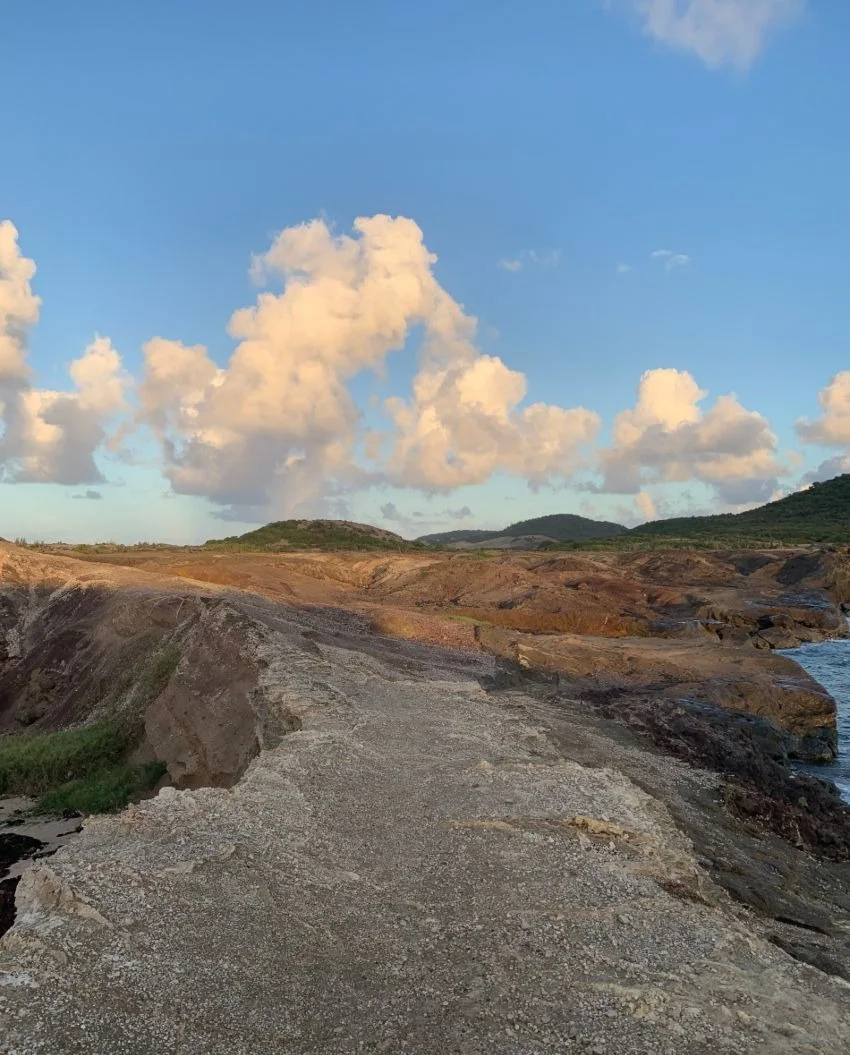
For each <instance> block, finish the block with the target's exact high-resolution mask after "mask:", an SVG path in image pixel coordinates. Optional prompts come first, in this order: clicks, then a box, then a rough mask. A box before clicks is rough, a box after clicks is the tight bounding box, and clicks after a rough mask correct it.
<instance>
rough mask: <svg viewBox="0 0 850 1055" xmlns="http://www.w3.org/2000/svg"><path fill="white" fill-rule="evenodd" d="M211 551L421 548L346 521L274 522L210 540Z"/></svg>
mask: <svg viewBox="0 0 850 1055" xmlns="http://www.w3.org/2000/svg"><path fill="white" fill-rule="evenodd" d="M204 545H205V546H208V547H209V548H211V549H231V550H268V551H272V552H273V551H276V550H287V549H322V550H399V549H411V548H420V547H418V546H417V543H415V542H408V541H407V539H403V538H402V537H401V535H396V534H394V533H393V532H392V531H384V530H383V529H382V528H376V527H372V526H371V525H370V524H355V523H353V522H351V521H348V520H277V521H275V522H274V523H273V524H266V525H265V526H264V527H261V528H257V529H256V531H248V532H246V533H245V534H244V535H230V536H229V537H228V538H222V539H210V540H209V541H208V542H205V543H204Z"/></svg>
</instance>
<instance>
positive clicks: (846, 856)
mask: <svg viewBox="0 0 850 1055" xmlns="http://www.w3.org/2000/svg"><path fill="white" fill-rule="evenodd" d="M583 696H584V698H586V699H588V700H589V701H590V702H592V703H594V704H595V705H596V706H597V707H598V708H599V711H600V713H602V714H603V715H605V716H606V717H609V718H613V719H615V720H617V721H620V722H624V723H625V724H626V725H628V727H629V728H630V729H632V730H634V731H635V732H638V733H639V734H641V735H643V736H645V737H646V738H647V739H649V740H650V741H651V742H652V743H653V744H655V745H656V746H658V747H660V748H662V749H663V750H664V751H666V752H667V753H669V754H671V755H673V756H675V757H676V758H681V759H683V760H685V761H687V762H690V763H691V764H692V765H696V766H701V767H704V768H707V769H711V770H714V771H715V772H717V773H720V774H721V775H722V776H723V777H725V778H726V779H727V781H728V782H729V783H728V788H727V791H726V806H727V808H728V809H729V810H731V811H732V812H733V813H735V814H736V815H737V816H739V817H741V818H743V819H746V820H748V821H754V822H757V823H758V824H759V825H761V826H763V827H765V828H767V829H769V830H771V831H774V832H776V833H777V834H778V835H780V836H782V837H783V838H784V839H787V840H789V841H791V842H792V843H794V844H795V845H798V846H804V847H805V848H806V849H808V850H810V851H812V852H813V853H817V854H821V855H823V856H825V857H828V858H831V859H833V860H838V861H847V860H850V807H848V806H847V805H846V804H845V803H844V802H842V800H841V799H840V798H837V797H836V796H835V793H834V790H833V789H831V788H829V787H828V786H827V785H826V784H825V782H824V781H821V780H818V779H817V778H816V777H812V776H809V775H807V774H804V773H797V772H794V771H792V770H791V768H790V767H789V766H788V764H787V759H788V751H787V739H786V738H785V737H782V736H781V735H779V734H778V733H777V730H776V729H775V728H774V727H773V726H772V724H771V723H770V722H768V721H765V720H764V719H760V718H757V717H754V716H752V715H748V714H745V713H742V712H741V713H735V712H732V711H728V710H725V709H724V708H721V707H711V706H706V705H705V704H702V703H701V702H698V701H697V702H694V701H687V700H678V701H672V700H665V699H663V698H662V699H659V698H658V697H650V696H644V695H638V696H630V695H629V694H628V693H627V692H623V691H617V690H608V691H600V692H598V693H594V692H592V691H590V692H587V691H585V692H584V693H583Z"/></svg>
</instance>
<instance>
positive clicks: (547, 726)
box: [0, 604, 850, 1055]
mask: <svg viewBox="0 0 850 1055" xmlns="http://www.w3.org/2000/svg"><path fill="white" fill-rule="evenodd" d="M252 615H253V616H255V617H256V618H257V619H258V620H259V623H260V626H261V627H262V629H258V631H257V633H258V635H259V637H260V639H261V640H259V641H258V644H257V648H258V654H260V655H261V656H262V657H263V658H264V660H265V666H264V667H263V671H262V677H261V683H262V687H263V690H264V692H265V694H266V697H267V698H268V699H273V700H275V701H278V702H279V704H280V705H284V704H285V705H286V706H288V707H289V708H290V709H291V710H292V712H293V713H294V714H296V715H297V716H298V718H299V719H300V721H301V722H302V723H303V727H302V729H301V730H300V731H298V732H296V733H294V734H293V735H291V736H288V737H286V738H285V739H283V740H282V741H281V743H280V744H279V745H278V746H277V747H274V748H270V749H268V750H264V751H262V752H261V753H260V755H259V756H258V757H257V758H256V759H255V760H254V761H253V763H252V764H251V765H250V766H249V768H248V770H247V771H246V773H245V774H244V776H243V777H242V779H241V780H240V781H239V782H238V783H237V784H236V785H235V786H234V787H233V788H232V789H231V790H228V791H224V790H221V789H215V788H202V789H196V790H186V791H176V790H174V789H171V788H166V789H164V790H163V791H162V792H160V794H159V795H158V796H157V798H155V799H153V800H149V801H146V802H143V803H140V804H139V805H138V806H135V807H132V808H131V809H129V810H127V811H126V812H125V813H123V814H122V815H120V816H117V817H108V818H101V819H95V820H92V821H90V822H89V823H87V824H86V827H85V829H84V831H83V832H82V834H81V835H80V836H79V837H78V838H77V839H76V841H75V842H73V843H72V844H70V845H69V846H68V847H66V848H65V849H64V850H62V851H61V852H60V853H59V854H58V855H56V856H55V857H53V858H51V859H50V861H49V862H47V863H45V864H43V865H42V866H40V867H38V868H35V869H32V870H30V871H28V872H27V873H26V875H25V877H24V878H23V879H22V881H21V884H20V887H19V892H18V897H17V905H18V916H17V919H16V922H15V925H14V927H13V928H12V929H11V931H9V933H8V934H7V935H6V936H5V938H3V939H2V942H0V961H2V963H3V969H4V974H3V979H4V982H5V983H6V984H4V985H3V986H2V987H0V1016H2V1018H1V1019H0V1021H2V1027H3V1030H4V1034H3V1035H4V1042H5V1044H6V1045H7V1046H8V1047H9V1048H10V1050H11V1051H12V1052H14V1055H35V1053H36V1052H39V1051H41V1052H43V1051H49V1052H51V1055H71V1053H72V1052H73V1053H81V1052H85V1053H86V1055H106V1053H109V1055H113V1053H115V1052H120V1051H132V1052H134V1053H135V1055H148V1053H150V1055H153V1053H159V1052H162V1051H175V1052H181V1053H182V1052H185V1053H187V1055H188V1053H190V1052H198V1053H200V1052H209V1053H215V1055H218V1053H221V1055H224V1053H225V1052H227V1053H230V1052H249V1051H250V1052H252V1053H253V1055H278V1053H279V1052H281V1051H289V1050H291V1051H299V1052H302V1051H303V1052H314V1053H317V1055H320V1053H321V1055H347V1053H354V1052H363V1051H377V1052H380V1051H384V1052H392V1051H404V1050H409V1051H415V1052H418V1053H422V1055H431V1053H433V1055H438V1053H439V1055H443V1053H445V1052H463V1053H467V1055H484V1053H485V1052H486V1053H488V1055H491V1053H495V1055H519V1053H526V1052H534V1051H539V1052H550V1051H561V1050H563V1051H570V1050H576V1051H586V1052H592V1051H593V1050H594V1049H595V1050H596V1051H606V1052H607V1051H617V1052H621V1053H622V1055H646V1053H647V1052H659V1053H665V1055H674V1053H678V1052H688V1053H693V1055H709V1053H712V1055H713V1053H714V1052H717V1051H721V1050H727V1051H739V1052H742V1053H744V1052H751V1051H752V1052H755V1051H769V1052H777V1053H779V1052H787V1053H791V1052H797V1053H800V1055H803V1053H807V1052H808V1053H812V1055H814V1053H815V1052H818V1053H821V1055H843V1053H844V1052H845V1051H846V1050H847V1048H848V1045H850V990H848V989H847V988H846V987H845V986H843V985H842V984H841V983H840V982H839V981H838V980H837V979H836V973H835V971H834V969H833V968H834V967H835V966H836V965H837V966H838V967H841V964H842V963H843V960H842V957H843V955H844V954H843V948H844V946H843V945H842V943H841V940H840V939H839V938H830V937H828V936H827V935H823V936H822V935H820V934H819V933H815V932H812V931H807V932H806V938H807V941H809V943H810V944H812V945H813V946H815V947H814V948H812V949H810V950H808V951H806V950H803V949H802V948H801V946H800V943H799V940H797V943H796V944H794V941H795V939H794V934H793V931H794V928H793V927H791V926H789V925H788V924H786V923H782V922H781V921H778V920H775V919H772V918H768V917H766V916H763V915H759V914H757V913H754V912H752V911H749V910H748V909H746V908H745V907H744V906H743V905H740V904H733V903H732V902H731V901H730V899H729V897H728V896H727V894H726V893H725V892H724V889H723V888H722V887H721V886H720V885H719V884H718V883H717V882H715V881H714V879H713V878H712V873H711V871H710V869H709V868H708V867H707V865H706V863H704V862H707V861H708V858H706V857H704V856H703V855H702V854H700V855H698V854H697V853H696V851H695V849H694V845H693V842H692V839H691V837H690V836H688V835H686V834H685V833H684V832H683V830H682V826H680V824H679V823H678V822H677V821H676V820H674V817H673V815H672V814H671V811H670V809H668V808H667V806H666V805H665V803H664V801H663V795H668V796H669V797H670V798H671V800H672V798H673V797H674V793H673V792H672V791H670V790H666V791H658V792H655V793H651V792H649V791H646V790H644V789H643V788H642V787H641V786H640V784H639V781H638V780H637V779H634V778H633V777H631V776H627V775H625V770H627V769H630V768H631V769H632V770H633V771H634V772H635V773H637V774H639V775H640V779H643V780H647V781H649V780H650V779H652V780H656V781H657V783H658V787H659V788H661V789H664V788H667V789H669V788H674V787H675V788H681V787H682V786H683V785H686V784H687V785H688V786H689V787H691V788H692V789H697V788H699V787H700V786H702V785H704V784H706V782H707V779H708V778H707V777H706V775H705V774H704V773H700V774H697V773H692V774H690V773H689V772H688V771H687V770H686V769H685V768H684V767H682V766H681V764H680V763H678V762H675V761H671V760H670V759H665V758H663V757H662V756H660V755H659V756H657V757H655V756H653V755H652V754H651V753H650V752H649V751H648V750H646V749H643V750H641V749H640V748H639V747H638V746H637V745H633V744H629V745H625V746H623V745H622V744H621V743H620V742H619V741H618V739H617V736H616V735H612V734H611V732H610V731H608V730H606V727H605V723H604V721H601V720H599V719H593V720H592V721H591V719H590V718H589V717H588V715H587V711H588V708H587V707H586V706H585V707H583V708H582V707H581V706H579V707H578V711H577V713H578V715H579V719H578V720H577V721H575V722H567V723H566V724H565V723H564V721H563V718H564V713H565V712H563V711H562V710H560V709H559V706H558V704H557V702H553V703H551V704H547V703H546V701H545V699H541V698H538V697H536V696H534V695H533V694H531V693H530V692H528V691H525V690H524V689H523V688H522V687H517V688H515V689H512V690H506V691H501V692H489V693H488V692H485V691H483V690H482V688H481V687H480V684H479V681H478V679H479V678H480V677H481V676H482V675H483V674H484V673H485V672H487V671H488V670H489V671H492V668H493V661H492V659H491V658H490V657H488V656H486V655H483V654H468V655H466V656H458V655H451V654H446V653H442V652H440V651H439V650H434V649H428V648H426V647H425V646H422V645H419V644H417V643H415V642H411V643H403V644H400V643H396V644H395V645H392V644H391V643H387V642H381V641H380V640H370V638H369V637H368V636H365V635H362V634H360V635H358V634H357V633H355V632H354V630H355V628H353V627H351V626H349V628H348V631H346V629H345V626H344V624H343V623H342V622H341V621H340V620H339V618H338V616H337V614H336V613H331V612H328V613H309V614H308V613H303V612H290V613H288V614H286V613H275V612H273V611H269V610H266V611H265V612H264V611H263V609H262V606H260V605H258V604H257V605H255V606H254V607H253V608H252ZM373 648H374V649H376V650H380V654H373V653H372V652H371V651H370V650H371V649H373ZM582 714H584V718H582V717H581V715H582ZM582 745H585V746H584V747H582ZM587 745H591V746H592V747H593V750H595V751H596V756H595V757H596V758H597V759H598V761H593V760H587V759H583V760H577V759H576V758H575V757H571V755H574V754H576V753H577V752H580V751H581V750H584V751H585V752H587V751H588V750H589V747H588V746H587ZM689 782H693V783H689ZM734 823H736V824H737V823H739V822H734ZM755 845H756V844H755V843H754V842H750V843H749V844H748V849H749V850H750V852H752V848H753V846H755ZM742 852H743V850H742ZM792 911H794V910H792ZM811 918H814V919H819V918H820V917H819V916H817V914H816V913H814V911H813V914H812V917H811ZM834 919H835V927H836V929H840V928H841V927H842V926H843V925H844V922H845V921H846V920H847V911H846V906H845V907H844V908H843V909H842V908H841V907H840V906H839V905H836V906H835V910H834ZM821 938H822V939H823V941H824V942H825V943H826V944H824V945H823V946H822V947H821V946H818V945H817V944H816V941H815V939H821ZM781 943H785V946H786V947H787V948H790V949H792V950H793V953H791V954H789V952H787V951H786V948H783V947H782V945H781ZM804 956H808V957H809V959H810V960H814V959H818V960H819V962H820V964H821V967H820V968H818V969H816V970H813V969H812V967H811V966H808V965H806V964H803V963H801V962H800V961H801V959H803V958H804ZM842 969H843V968H842Z"/></svg>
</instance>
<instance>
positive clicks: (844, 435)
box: [796, 370, 850, 484]
mask: <svg viewBox="0 0 850 1055" xmlns="http://www.w3.org/2000/svg"><path fill="white" fill-rule="evenodd" d="M818 401H819V403H820V406H821V413H820V417H818V418H816V419H815V420H814V421H808V420H807V419H806V418H802V419H801V420H800V421H798V422H797V426H796V427H797V435H798V436H799V437H800V439H801V440H802V441H803V443H810V444H814V445H816V446H819V447H833V448H838V450H839V451H841V453H838V454H835V455H832V456H831V457H829V458H827V459H826V460H825V461H823V462H821V464H820V465H819V466H818V467H817V469H814V470H812V471H811V472H809V473H806V475H805V476H804V477H803V481H804V482H805V483H808V484H811V483H817V482H820V481H822V480H830V479H832V477H834V476H838V475H839V474H841V473H847V472H850V370H842V371H841V372H840V373H837V374H836V375H835V377H833V378H832V380H831V381H830V382H829V384H828V385H826V387H825V388H822V389H821V391H820V393H819V395H818Z"/></svg>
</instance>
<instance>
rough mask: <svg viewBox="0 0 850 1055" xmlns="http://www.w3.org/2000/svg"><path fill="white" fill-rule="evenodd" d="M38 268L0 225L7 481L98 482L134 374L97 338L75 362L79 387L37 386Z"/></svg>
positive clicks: (0, 416) (1, 469)
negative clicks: (30, 345)
mask: <svg viewBox="0 0 850 1055" xmlns="http://www.w3.org/2000/svg"><path fill="white" fill-rule="evenodd" d="M35 273H36V268H35V264H34V263H33V261H32V260H30V259H28V258H27V257H25V256H23V254H22V253H21V251H20V248H19V246H18V232H17V230H16V229H15V227H14V226H13V225H12V224H11V223H9V222H8V221H4V222H3V223H0V421H2V424H3V432H2V435H0V480H2V481H6V482H18V483H27V482H38V483H59V484H83V483H94V482H96V481H99V480H101V479H102V476H101V472H100V470H99V469H98V467H97V465H96V463H95V458H94V456H95V453H96V452H97V451H98V449H100V448H101V447H102V445H103V444H104V442H105V440H106V438H107V433H106V426H107V423H108V422H109V420H110V419H111V418H112V416H113V415H114V414H115V413H117V412H118V411H120V410H123V409H124V408H125V406H126V404H125V400H124V390H125V388H126V385H127V379H126V377H125V376H124V374H123V371H122V369H121V360H120V357H119V355H118V353H117V352H116V351H115V349H114V348H113V347H112V345H111V343H110V341H109V340H108V339H107V338H102V337H98V338H96V339H95V340H94V341H93V342H92V343H91V344H90V345H89V346H88V347H87V348H86V349H85V351H84V352H83V354H82V355H81V356H80V357H79V358H78V359H75V360H74V361H73V362H72V363H71V364H70V367H69V371H68V372H69V374H70V378H71V380H72V382H73V383H74V386H75V387H74V389H73V390H71V391H68V392H57V391H46V390H43V389H38V388H34V387H33V386H32V383H31V371H30V369H29V367H28V365H27V362H26V356H27V337H28V332H29V330H30V328H31V327H32V326H34V325H35V323H36V322H38V316H39V308H40V299H39V298H38V297H37V296H36V295H35V294H34V293H33V290H32V286H31V280H32V278H33V276H34V275H35Z"/></svg>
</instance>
